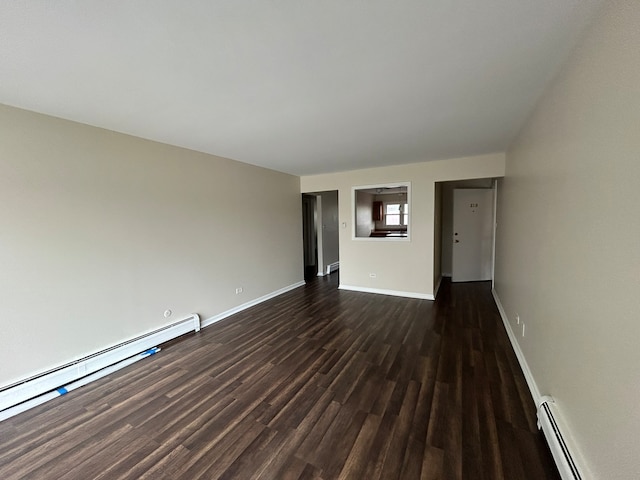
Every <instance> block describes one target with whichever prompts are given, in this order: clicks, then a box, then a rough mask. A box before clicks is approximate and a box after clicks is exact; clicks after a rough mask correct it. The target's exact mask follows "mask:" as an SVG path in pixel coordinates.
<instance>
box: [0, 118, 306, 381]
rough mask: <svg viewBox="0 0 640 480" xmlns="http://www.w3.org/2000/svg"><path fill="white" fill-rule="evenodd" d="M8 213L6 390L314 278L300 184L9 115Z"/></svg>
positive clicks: (0, 247) (4, 148)
mask: <svg viewBox="0 0 640 480" xmlns="http://www.w3.org/2000/svg"><path fill="white" fill-rule="evenodd" d="M0 204H1V205H2V208H0V226H1V227H2V228H1V231H0V272H1V274H0V332H1V334H0V365H2V368H1V369H0V385H5V384H7V383H9V382H11V381H13V380H16V379H19V378H24V377H25V376H27V375H29V374H31V373H35V372H37V371H41V370H43V369H47V368H50V367H53V366H55V365H58V364H60V363H63V362H67V361H70V360H73V359H75V358H78V357H81V356H83V355H85V354H87V353H90V352H93V351H96V350H98V349H101V348H104V347H106V346H108V345H111V344H113V343H116V342H119V341H122V340H125V339H127V338H130V337H132V336H135V335H137V334H140V333H142V332H145V331H149V330H152V329H154V328H157V327H159V326H161V325H164V324H166V323H168V322H170V321H175V320H179V319H180V318H183V317H185V316H187V315H188V314H189V313H191V312H197V313H200V314H201V315H203V316H204V318H207V317H209V316H212V315H214V314H217V313H221V312H224V311H226V310H228V309H230V308H232V307H235V306H238V305H240V304H243V303H245V302H248V301H250V300H252V299H255V298H258V297H260V296H263V295H266V294H269V293H271V292H273V291H276V290H278V289H280V288H283V287H286V286H289V285H292V284H294V283H296V282H298V281H300V280H302V273H303V272H302V232H301V208H300V186H299V178H298V177H294V176H290V175H285V174H281V173H277V172H273V171H270V170H265V169H262V168H257V167H253V166H249V165H246V164H242V163H238V162H233V161H230V160H226V159H223V158H218V157H213V156H210V155H204V154H199V153H196V152H193V151H188V150H184V149H180V148H175V147H170V146H167V145H163V144H159V143H154V142H149V141H145V140H141V139H138V138H134V137H129V136H125V135H121V134H117V133H113V132H109V131H106V130H101V129H97V128H93V127H89V126H85V125H80V124H76V123H72V122H68V121H63V120H59V119H55V118H51V117H47V116H43V115H38V114H35V113H30V112H26V111H23V110H18V109H14V108H10V107H6V106H0ZM296 252H299V253H298V254H296ZM236 287H242V288H243V289H244V292H243V293H242V294H240V295H236V294H235V288H236ZM166 309H171V310H173V315H172V316H171V317H170V318H169V320H167V319H165V318H164V316H163V312H164V311H165V310H166Z"/></svg>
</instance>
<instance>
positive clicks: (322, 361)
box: [0, 274, 559, 480]
mask: <svg viewBox="0 0 640 480" xmlns="http://www.w3.org/2000/svg"><path fill="white" fill-rule="evenodd" d="M336 277H337V275H336V274H333V275H332V276H331V277H330V278H327V277H325V278H320V279H317V280H314V281H312V282H311V283H309V284H308V285H307V286H305V287H301V288H298V289H296V290H293V291H291V292H289V293H287V294H285V295H282V296H280V297H278V298H275V299H273V300H271V301H268V302H265V303H263V304H261V305H259V306H257V307H254V308H252V309H249V310H246V311H244V312H242V313H240V314H237V315H235V316H233V317H230V318H228V319H226V320H224V321H222V322H219V323H217V324H214V325H212V326H210V327H208V328H206V329H204V330H202V331H201V332H200V333H199V334H190V335H186V336H184V337H182V338H180V339H177V340H174V341H172V342H169V343H168V344H165V345H163V350H162V352H160V353H159V354H157V355H154V356H152V357H150V358H148V359H145V360H142V361H141V362H138V363H136V364H135V365H133V366H130V367H128V368H126V369H124V370H121V371H120V372H118V373H116V374H114V375H111V376H110V377H106V378H104V379H102V380H99V381H97V382H94V383H92V384H90V385H88V386H86V387H83V388H82V389H80V390H76V391H73V392H71V393H69V394H68V395H66V396H64V397H60V398H58V399H55V400H53V401H51V402H49V403H47V404H45V405H42V406H40V407H37V408H35V409H33V410H30V411H28V412H25V413H23V414H21V415H19V416H16V417H14V418H11V419H9V420H6V421H4V422H1V423H0V478H1V479H4V480H9V479H58V480H59V479H97V478H99V479H118V478H126V479H138V478H153V479H196V478H206V479H217V478H221V479H222V478H224V479H243V480H244V479H253V478H260V479H278V480H280V479H323V480H329V479H339V478H340V479H342V478H345V479H347V478H348V479H366V480H375V479H383V480H391V479H474V480H476V479H478V480H499V479H505V480H523V479H525V480H526V479H535V480H541V479H558V478H559V477H558V474H557V472H556V470H555V467H554V465H553V461H552V459H551V455H550V453H549V452H548V450H547V448H546V445H545V443H544V440H543V438H542V436H541V434H540V433H539V432H538V430H537V429H536V419H535V407H534V405H533V401H532V400H531V396H530V394H529V392H528V389H527V385H526V383H525V380H524V377H523V375H522V372H521V371H520V368H519V366H518V363H517V360H516V358H515V355H514V353H513V350H512V349H511V346H510V344H509V341H508V338H507V335H506V333H505V331H504V327H503V326H502V323H501V320H500V317H499V314H498V312H497V310H496V307H495V305H494V303H493V300H492V297H491V294H490V287H489V285H488V284H487V283H469V284H451V283H449V282H445V283H443V285H442V287H441V289H440V294H439V295H438V299H437V301H436V302H430V301H425V300H414V299H406V298H397V297H389V296H382V295H372V294H366V293H357V292H347V291H338V290H337V278H336Z"/></svg>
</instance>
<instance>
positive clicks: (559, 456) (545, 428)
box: [538, 396, 583, 480]
mask: <svg viewBox="0 0 640 480" xmlns="http://www.w3.org/2000/svg"><path fill="white" fill-rule="evenodd" d="M554 413H555V414H557V406H556V404H555V402H554V400H553V398H552V397H549V396H544V397H541V398H540V400H539V401H538V428H539V429H541V430H542V432H543V433H544V436H545V438H546V439H547V443H548V444H549V449H550V450H551V454H552V455H553V459H554V460H555V462H556V466H557V467H558V471H559V472H560V476H561V477H562V480H582V478H583V477H582V476H581V475H580V471H579V470H578V466H577V465H576V462H575V461H574V457H573V456H572V455H571V452H570V451H569V447H568V446H567V443H566V441H565V439H564V437H563V435H562V431H561V430H560V427H559V426H558V422H556V416H555V415H554Z"/></svg>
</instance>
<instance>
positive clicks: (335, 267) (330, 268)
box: [327, 262, 340, 275]
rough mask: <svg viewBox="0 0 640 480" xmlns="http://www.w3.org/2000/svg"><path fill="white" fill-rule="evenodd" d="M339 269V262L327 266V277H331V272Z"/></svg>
mask: <svg viewBox="0 0 640 480" xmlns="http://www.w3.org/2000/svg"><path fill="white" fill-rule="evenodd" d="M339 268H340V262H333V263H330V264H329V265H327V275H331V274H332V273H333V272H335V271H336V270H338V269H339Z"/></svg>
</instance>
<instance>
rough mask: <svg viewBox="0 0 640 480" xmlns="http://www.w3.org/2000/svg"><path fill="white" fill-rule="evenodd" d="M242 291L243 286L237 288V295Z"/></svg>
mask: <svg viewBox="0 0 640 480" xmlns="http://www.w3.org/2000/svg"><path fill="white" fill-rule="evenodd" d="M240 293H242V287H238V288H236V295H238V294H240Z"/></svg>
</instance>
